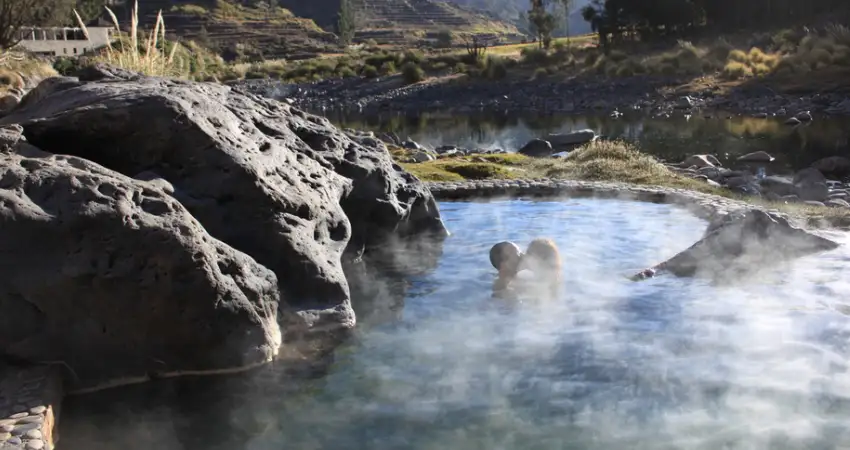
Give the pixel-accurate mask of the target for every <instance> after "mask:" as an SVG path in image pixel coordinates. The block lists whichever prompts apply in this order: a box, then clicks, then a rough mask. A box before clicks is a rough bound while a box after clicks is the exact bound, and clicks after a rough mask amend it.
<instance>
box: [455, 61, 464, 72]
mask: <svg viewBox="0 0 850 450" xmlns="http://www.w3.org/2000/svg"><path fill="white" fill-rule="evenodd" d="M452 70H453V71H454V73H466V71H467V67H466V64H464V63H462V62H459V63H457V64H455V66H454V68H453V69H452Z"/></svg>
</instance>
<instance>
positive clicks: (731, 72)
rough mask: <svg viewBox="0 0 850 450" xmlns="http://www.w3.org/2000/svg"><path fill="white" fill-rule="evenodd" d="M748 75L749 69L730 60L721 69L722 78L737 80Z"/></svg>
mask: <svg viewBox="0 0 850 450" xmlns="http://www.w3.org/2000/svg"><path fill="white" fill-rule="evenodd" d="M747 75H750V68H749V67H747V66H746V65H744V64H743V63H741V62H738V61H734V60H730V61H729V62H728V63H726V67H724V68H723V76H724V77H726V78H729V79H732V80H737V79H740V78H743V77H745V76H747Z"/></svg>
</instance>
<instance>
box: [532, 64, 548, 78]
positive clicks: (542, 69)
mask: <svg viewBox="0 0 850 450" xmlns="http://www.w3.org/2000/svg"><path fill="white" fill-rule="evenodd" d="M547 75H549V71H548V70H546V68H545V67H538V68H537V69H536V70H535V71H534V75H532V76H531V78H532V79H533V80H539V79H540V78H542V77H545V76H547Z"/></svg>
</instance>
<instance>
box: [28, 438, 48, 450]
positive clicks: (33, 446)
mask: <svg viewBox="0 0 850 450" xmlns="http://www.w3.org/2000/svg"><path fill="white" fill-rule="evenodd" d="M43 448H44V441H42V440H41V439H33V440H31V441H27V446H26V449H27V450H41V449H43Z"/></svg>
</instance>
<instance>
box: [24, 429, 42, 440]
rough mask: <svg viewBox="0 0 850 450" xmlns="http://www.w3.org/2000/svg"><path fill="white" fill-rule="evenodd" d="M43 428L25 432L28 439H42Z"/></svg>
mask: <svg viewBox="0 0 850 450" xmlns="http://www.w3.org/2000/svg"><path fill="white" fill-rule="evenodd" d="M41 436H42V435H41V430H29V431H27V432H26V433H25V434H24V437H26V438H27V439H41Z"/></svg>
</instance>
